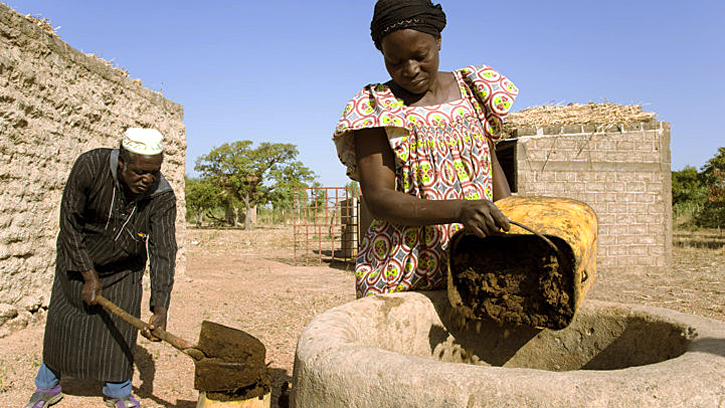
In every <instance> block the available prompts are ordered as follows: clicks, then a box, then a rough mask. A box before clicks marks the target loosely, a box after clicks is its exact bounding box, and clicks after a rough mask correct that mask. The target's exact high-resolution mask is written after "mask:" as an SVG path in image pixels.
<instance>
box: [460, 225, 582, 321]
mask: <svg viewBox="0 0 725 408" xmlns="http://www.w3.org/2000/svg"><path fill="white" fill-rule="evenodd" d="M548 238H549V239H550V240H551V241H552V242H554V244H555V245H556V246H557V248H559V255H558V256H557V253H556V252H555V251H554V250H553V248H551V247H550V246H549V245H548V244H547V243H546V242H545V241H543V240H542V239H541V238H539V237H537V236H535V235H506V234H504V235H494V236H490V237H486V238H479V237H476V236H474V235H466V236H463V237H462V238H461V239H460V240H452V242H454V243H455V245H454V246H452V247H451V253H450V260H449V262H450V273H451V277H450V278H451V280H450V281H449V282H452V285H453V288H451V287H449V288H448V290H449V291H451V290H455V291H457V292H458V295H459V297H460V299H461V301H462V308H463V309H464V310H465V311H466V313H462V314H461V317H462V318H463V319H464V320H465V319H492V320H494V321H495V322H498V323H500V324H504V323H506V324H512V325H518V326H531V327H539V328H550V329H557V330H558V329H562V328H564V327H566V326H567V325H569V323H571V321H572V319H573V318H574V314H575V311H576V306H575V304H574V301H575V299H574V269H573V268H574V266H575V265H574V264H575V262H574V254H573V252H572V251H571V248H570V247H569V245H568V244H567V243H566V242H565V241H564V240H562V239H560V238H557V237H553V236H548ZM464 323H465V322H464Z"/></svg>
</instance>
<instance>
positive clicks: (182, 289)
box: [0, 227, 725, 408]
mask: <svg viewBox="0 0 725 408" xmlns="http://www.w3.org/2000/svg"><path fill="white" fill-rule="evenodd" d="M187 231H188V237H189V238H188V239H189V245H188V248H189V251H188V253H187V256H188V265H187V272H186V276H178V277H177V282H176V284H175V286H174V293H173V296H172V304H171V309H170V312H169V313H170V314H169V325H168V327H167V329H168V330H169V331H170V332H172V333H174V334H176V335H178V336H180V337H182V338H185V339H187V340H190V341H192V342H196V341H197V339H198V336H199V332H200V328H201V323H202V321H204V320H210V321H213V322H216V323H220V324H223V325H226V326H230V327H234V328H238V329H241V330H244V331H245V332H247V333H249V334H251V335H253V336H255V337H257V338H258V339H259V340H260V341H261V342H262V343H263V344H264V345H265V346H266V352H267V355H266V359H267V363H268V366H269V368H270V374H271V381H272V401H273V402H272V406H273V407H277V397H278V395H279V393H280V389H281V387H282V384H283V383H284V382H285V381H288V382H289V381H291V376H292V367H293V364H294V353H295V347H296V342H297V338H298V336H299V335H300V333H301V332H302V330H303V328H304V327H305V326H306V325H307V324H308V323H309V322H310V320H311V319H312V318H313V317H314V316H315V315H316V314H318V313H321V312H323V311H325V310H327V309H329V308H331V307H334V306H337V305H340V304H343V303H347V302H349V301H352V300H354V298H355V291H354V275H353V272H352V268H351V267H350V266H346V265H345V264H336V265H334V266H330V265H329V264H326V263H323V264H322V265H319V266H294V263H293V254H294V252H293V246H292V230H291V228H288V227H275V228H259V229H256V230H254V231H241V230H204V229H193V228H190V229H188V230H187ZM696 235H697V234H696ZM676 238H677V239H678V241H677V242H684V245H686V246H685V247H680V246H677V245H676V246H675V247H674V250H673V267H672V269H671V270H670V271H667V272H665V273H663V274H645V275H637V274H623V275H617V276H610V275H609V274H607V273H606V271H598V275H597V278H596V281H595V282H594V285H593V287H592V289H591V291H590V292H589V294H588V295H587V297H588V298H594V299H602V300H610V301H616V302H623V303H636V304H645V305H651V306H659V307H665V308H669V309H673V310H676V311H679V312H683V313H690V314H695V315H699V316H704V317H709V318H714V319H719V320H723V321H725V312H724V309H725V287H723V284H722V282H723V281H725V251H723V249H722V248H721V245H719V244H714V245H711V244H703V245H699V244H696V242H700V241H702V242H719V241H714V240H713V239H712V238H711V237H708V236H707V234H700V236H699V237H698V236H689V238H688V240H684V239H680V238H681V237H680V238H678V237H676ZM145 295H146V296H145V298H144V304H147V303H146V302H148V293H146V294H145ZM585 301H586V300H585ZM146 309H147V308H146V307H144V308H142V310H144V313H146V314H145V315H144V316H143V318H145V319H148V317H149V315H148V313H147V312H146ZM42 336H43V324H42V321H41V322H37V323H34V324H32V325H30V326H28V327H27V328H25V329H22V330H19V331H16V332H14V333H12V334H11V335H9V336H7V337H5V338H2V339H0V407H22V406H23V405H24V404H25V402H26V401H27V398H28V397H29V395H30V393H31V392H32V390H33V389H34V384H33V379H34V377H35V374H36V372H37V369H38V366H39V365H40V361H41V353H42ZM135 355H136V371H135V373H134V379H133V384H134V393H135V394H136V395H137V396H138V397H139V399H140V400H141V403H142V405H143V406H144V407H165V408H169V407H176V408H194V407H195V406H196V403H197V400H198V392H197V391H196V390H194V388H193V382H194V363H193V362H192V360H191V358H190V357H188V356H186V355H184V354H182V353H181V352H178V351H177V350H176V349H174V348H172V347H171V346H169V345H167V344H164V343H152V342H149V341H147V340H146V339H144V338H142V337H140V339H139V343H138V346H137V348H136V353H135ZM61 384H62V385H63V391H64V393H65V394H66V395H65V397H64V398H63V400H62V401H61V402H59V403H58V404H57V405H55V407H58V408H64V407H68V408H69V407H78V406H82V407H103V406H104V404H103V402H102V397H101V386H102V385H101V384H98V383H95V382H88V381H82V380H75V379H72V378H66V379H63V381H62V383H61Z"/></svg>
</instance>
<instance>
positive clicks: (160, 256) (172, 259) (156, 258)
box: [149, 194, 177, 312]
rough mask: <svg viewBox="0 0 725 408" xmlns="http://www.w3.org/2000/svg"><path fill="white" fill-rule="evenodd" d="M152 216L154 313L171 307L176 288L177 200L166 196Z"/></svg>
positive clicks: (150, 258) (152, 296) (172, 196)
mask: <svg viewBox="0 0 725 408" xmlns="http://www.w3.org/2000/svg"><path fill="white" fill-rule="evenodd" d="M157 205H158V207H157V208H156V209H155V210H154V211H153V212H152V213H151V218H150V229H151V230H150V232H149V264H150V269H151V270H150V277H151V301H150V304H149V306H150V309H151V311H152V312H153V309H154V306H162V307H165V308H168V307H169V301H170V299H171V289H172V288H173V286H174V268H175V265H176V249H177V246H176V225H175V222H176V197H175V196H174V194H164V195H163V196H162V197H160V198H159V201H158V203H157Z"/></svg>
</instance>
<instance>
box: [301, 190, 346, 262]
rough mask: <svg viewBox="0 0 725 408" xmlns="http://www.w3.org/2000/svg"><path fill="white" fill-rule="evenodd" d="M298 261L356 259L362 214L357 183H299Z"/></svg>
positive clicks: (343, 260)
mask: <svg viewBox="0 0 725 408" xmlns="http://www.w3.org/2000/svg"><path fill="white" fill-rule="evenodd" d="M292 200H293V209H292V213H293V214H292V218H293V220H292V222H293V242H294V263H295V265H300V264H304V265H309V264H310V263H311V262H313V261H314V262H315V263H317V264H322V263H323V261H325V260H326V261H330V262H332V261H342V262H354V261H355V258H356V257H357V252H358V245H359V242H360V237H359V219H360V217H359V215H360V188H358V187H304V188H302V187H298V188H294V189H293V192H292Z"/></svg>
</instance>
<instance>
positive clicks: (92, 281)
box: [81, 269, 103, 305]
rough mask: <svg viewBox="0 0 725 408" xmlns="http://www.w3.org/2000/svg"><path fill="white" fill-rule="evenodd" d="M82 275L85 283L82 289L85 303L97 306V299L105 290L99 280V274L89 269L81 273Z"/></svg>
mask: <svg viewBox="0 0 725 408" xmlns="http://www.w3.org/2000/svg"><path fill="white" fill-rule="evenodd" d="M81 275H83V280H84V281H85V283H84V284H83V289H81V296H82V297H83V301H84V302H86V304H89V305H95V304H96V297H97V296H99V295H100V294H101V291H102V289H103V286H102V285H101V281H100V280H99V279H98V274H97V273H96V270H95V269H89V270H87V271H83V272H81Z"/></svg>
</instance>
